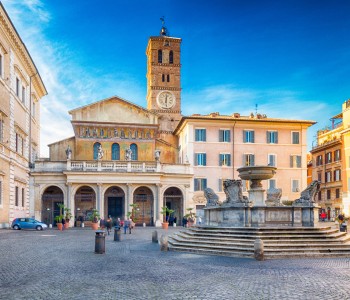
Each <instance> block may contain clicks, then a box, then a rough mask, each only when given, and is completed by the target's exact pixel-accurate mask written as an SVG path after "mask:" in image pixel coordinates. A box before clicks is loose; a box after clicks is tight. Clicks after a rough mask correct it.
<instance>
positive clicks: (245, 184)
mask: <svg viewBox="0 0 350 300" xmlns="http://www.w3.org/2000/svg"><path fill="white" fill-rule="evenodd" d="M248 189H249V180H242V192H246V191H248Z"/></svg>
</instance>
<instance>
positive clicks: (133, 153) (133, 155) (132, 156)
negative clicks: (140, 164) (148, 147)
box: [130, 144, 138, 160]
mask: <svg viewBox="0 0 350 300" xmlns="http://www.w3.org/2000/svg"><path fill="white" fill-rule="evenodd" d="M130 149H131V151H132V155H131V160H137V156H138V155H137V145H136V144H131V145H130Z"/></svg>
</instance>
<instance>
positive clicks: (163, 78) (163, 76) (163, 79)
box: [162, 74, 165, 82]
mask: <svg viewBox="0 0 350 300" xmlns="http://www.w3.org/2000/svg"><path fill="white" fill-rule="evenodd" d="M164 81H165V75H164V74H162V82H164Z"/></svg>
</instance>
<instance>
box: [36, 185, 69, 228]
mask: <svg viewBox="0 0 350 300" xmlns="http://www.w3.org/2000/svg"><path fill="white" fill-rule="evenodd" d="M63 202H64V196H63V192H62V190H61V189H60V188H59V187H57V186H49V187H48V188H47V189H46V190H45V192H44V193H43V195H42V205H41V221H42V222H44V223H46V224H52V225H53V226H55V225H56V222H55V217H56V216H58V215H59V214H60V208H59V207H58V204H63Z"/></svg>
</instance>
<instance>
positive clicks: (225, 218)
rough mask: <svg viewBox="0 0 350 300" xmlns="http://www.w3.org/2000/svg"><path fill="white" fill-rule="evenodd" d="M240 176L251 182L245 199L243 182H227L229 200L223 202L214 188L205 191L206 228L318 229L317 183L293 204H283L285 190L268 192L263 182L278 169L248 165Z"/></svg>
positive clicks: (308, 188)
mask: <svg viewBox="0 0 350 300" xmlns="http://www.w3.org/2000/svg"><path fill="white" fill-rule="evenodd" d="M237 171H238V172H239V175H238V176H239V177H240V178H241V179H244V180H249V181H250V183H251V184H250V189H249V190H248V195H249V197H248V198H247V197H245V196H243V193H242V180H234V179H233V180H231V179H228V180H225V181H224V191H225V194H226V200H225V201H224V202H223V203H219V201H218V199H219V198H218V196H217V195H216V194H215V193H214V191H213V190H212V189H210V188H208V189H206V190H205V191H204V195H205V197H206V199H207V205H206V208H205V209H204V211H205V220H206V225H210V226H225V227H268V226H272V227H280V226H282V227H283V226H285V227H291V226H292V227H296V226H298V227H315V226H316V225H317V222H318V207H317V206H316V205H315V197H316V195H317V192H318V191H319V188H320V185H319V182H318V181H314V182H312V183H311V185H310V186H308V187H307V189H305V190H304V191H303V192H302V193H301V196H300V198H299V199H297V200H295V201H294V203H293V205H291V206H285V205H283V204H281V203H280V198H281V194H282V193H281V190H280V189H272V190H268V191H267V199H265V190H264V189H263V187H262V184H261V181H262V180H268V179H271V178H273V176H274V175H275V173H276V168H275V167H272V166H247V167H242V168H239V169H237Z"/></svg>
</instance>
